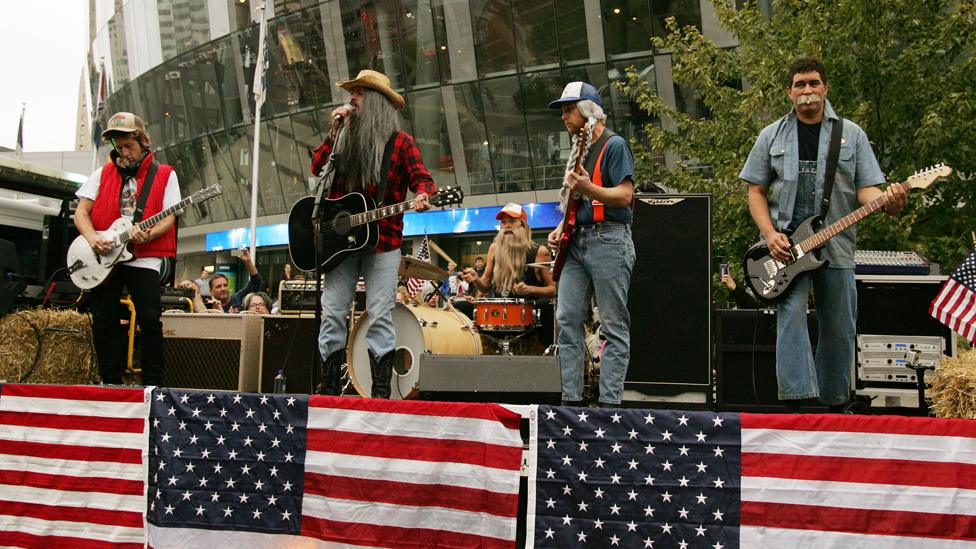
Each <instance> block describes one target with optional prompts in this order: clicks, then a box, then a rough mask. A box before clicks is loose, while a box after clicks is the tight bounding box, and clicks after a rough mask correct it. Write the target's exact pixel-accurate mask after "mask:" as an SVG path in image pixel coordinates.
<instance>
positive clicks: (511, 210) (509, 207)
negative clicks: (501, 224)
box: [495, 202, 529, 221]
mask: <svg viewBox="0 0 976 549" xmlns="http://www.w3.org/2000/svg"><path fill="white" fill-rule="evenodd" d="M503 217H511V218H512V219H521V220H522V221H528V220H529V214H528V213H526V211H525V208H523V207H522V206H519V205H518V204H516V203H514V202H509V203H508V204H505V207H504V208H502V209H501V211H499V212H498V214H496V215H495V219H501V218H503Z"/></svg>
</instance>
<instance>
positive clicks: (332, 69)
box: [89, 0, 724, 232]
mask: <svg viewBox="0 0 976 549" xmlns="http://www.w3.org/2000/svg"><path fill="white" fill-rule="evenodd" d="M93 3H94V9H95V13H93V14H92V24H93V25H94V27H95V28H96V30H97V32H96V33H95V38H94V40H93V42H92V49H91V52H90V55H89V73H90V75H91V78H90V80H91V82H92V94H93V96H94V95H97V94H98V90H97V89H96V88H97V87H98V81H99V78H98V76H97V75H98V74H99V72H100V70H101V67H102V66H104V67H105V71H104V73H105V74H106V75H107V79H106V81H107V82H109V83H110V86H109V88H110V90H111V91H110V93H109V94H108V97H107V99H106V100H105V103H104V107H103V109H102V110H101V115H100V116H101V118H102V119H103V120H102V121H103V124H104V119H105V118H107V117H108V116H109V115H111V113H113V112H117V111H131V112H135V113H138V114H139V115H141V116H142V117H143V118H144V119H145V120H146V123H147V124H148V129H149V132H150V135H151V136H152V139H153V142H154V144H155V146H156V150H157V153H158V156H159V158H160V160H161V161H163V162H166V163H168V164H172V165H173V166H174V167H175V168H176V171H177V173H178V174H179V177H180V183H181V186H182V192H183V193H184V195H187V194H189V193H192V192H194V191H196V190H199V189H201V188H203V187H205V186H207V185H209V184H212V183H214V182H217V183H220V184H221V185H222V187H223V194H222V195H221V196H220V197H218V198H217V199H214V200H212V201H210V202H208V203H206V204H204V205H202V206H196V205H195V206H194V207H193V208H192V210H190V211H187V212H186V213H185V214H184V215H183V216H182V217H181V222H180V223H181V227H185V228H189V231H188V232H199V231H200V230H201V229H200V228H199V227H205V226H207V225H209V224H217V225H215V227H218V226H219V227H220V228H226V227H227V225H228V222H234V221H240V223H239V225H240V226H243V225H244V224H246V222H245V221H241V220H245V219H247V218H248V216H249V213H250V203H251V197H250V185H249V181H250V178H251V172H252V164H251V163H252V160H253V158H254V156H255V155H254V154H253V151H252V147H253V141H254V139H253V131H254V112H253V109H254V102H253V98H252V93H251V91H252V90H251V83H252V81H253V75H254V70H255V59H256V50H257V44H258V25H257V24H256V23H255V22H254V17H255V16H254V13H255V12H254V11H253V8H254V7H256V5H257V4H258V2H252V1H251V0H126V1H121V0H93ZM267 4H268V10H269V22H268V39H267V40H268V44H269V47H270V56H271V63H270V70H269V73H268V76H267V82H268V86H269V89H268V98H267V102H266V103H265V104H264V107H263V108H262V121H261V124H260V132H261V136H260V146H261V151H260V154H259V155H258V158H259V160H258V161H259V163H260V166H259V169H260V192H259V197H258V198H259V200H258V215H259V217H262V218H264V217H268V216H271V217H274V216H278V217H279V218H280V217H281V216H280V215H279V214H286V213H287V212H288V210H289V208H290V206H291V204H292V203H293V202H294V201H295V200H297V199H298V198H300V197H302V196H306V195H307V194H309V193H310V189H311V188H312V186H313V185H314V179H313V178H311V177H310V174H309V168H308V166H309V160H310V154H309V153H310V151H311V149H312V148H314V147H315V146H316V145H317V144H318V143H319V142H320V141H321V138H322V136H323V133H324V131H326V130H327V128H326V127H325V126H324V124H327V123H328V113H329V112H330V111H331V110H332V109H333V108H334V107H335V106H336V105H339V104H341V103H343V102H344V101H345V97H346V95H345V92H343V91H342V90H340V89H338V88H336V87H335V85H334V83H335V81H337V80H340V79H346V78H350V77H354V76H355V75H356V74H357V72H358V71H359V70H361V69H366V68H370V69H374V70H378V71H381V72H383V73H384V74H386V75H387V76H389V78H390V80H391V81H392V83H393V86H394V88H396V89H397V90H398V91H399V92H400V93H401V94H402V95H403V96H404V97H405V99H406V102H407V106H406V108H404V109H403V110H401V111H400V117H401V124H402V127H403V129H404V130H405V131H407V132H408V133H411V134H412V135H413V136H414V137H415V139H416V141H417V144H418V145H419V147H420V150H421V153H422V155H423V158H424V163H425V164H426V166H427V167H428V169H429V170H430V172H431V174H432V175H433V177H434V180H435V181H436V183H437V185H438V186H448V185H450V186H460V187H461V188H462V189H463V190H464V191H465V194H466V195H467V196H468V197H469V200H471V199H474V202H475V203H476V204H477V205H479V206H481V205H490V204H504V203H505V202H507V201H508V199H507V198H506V193H516V192H517V193H520V194H519V195H517V196H518V197H519V200H520V201H525V200H524V197H525V196H527V195H525V194H522V193H525V192H534V193H535V194H534V196H539V195H540V194H541V195H546V196H549V195H550V193H544V192H543V193H540V191H546V190H551V189H557V188H558V187H559V185H560V184H561V181H562V177H563V172H564V167H565V164H566V162H567V159H568V156H569V148H570V143H569V137H568V135H567V134H566V131H565V128H564V126H563V125H562V122H561V120H560V117H559V115H558V112H554V111H551V110H549V109H548V108H547V107H546V105H547V103H548V102H549V101H550V100H552V99H553V98H555V97H558V96H559V94H560V92H561V89H562V87H563V85H564V84H565V83H566V82H569V81H572V80H586V81H588V82H590V83H592V84H594V85H595V86H596V87H597V88H598V89H599V90H600V93H601V95H602V96H603V102H604V108H605V110H606V111H607V114H608V115H609V125H610V127H612V128H613V129H615V130H616V131H617V132H618V133H620V134H622V135H623V136H624V137H627V138H635V137H636V138H639V137H640V128H641V127H642V126H643V125H645V124H647V123H658V121H656V120H650V119H648V118H647V116H646V115H645V114H643V113H642V112H640V111H639V110H638V109H636V107H635V105H634V104H633V103H632V102H631V101H629V100H628V99H627V98H625V97H622V96H621V95H620V94H619V92H617V91H616V90H615V89H614V88H613V86H612V84H613V82H614V81H616V80H620V79H623V78H624V77H625V74H624V72H625V69H626V68H627V67H629V66H634V67H636V68H637V70H638V71H639V72H640V74H641V75H643V76H644V78H646V80H647V81H648V82H650V83H651V84H652V85H655V86H656V87H657V89H658V90H659V92H660V93H661V95H662V97H664V98H665V99H666V100H669V101H672V102H674V103H675V104H678V105H682V106H684V108H685V109H687V110H689V111H690V110H694V109H695V108H697V104H696V101H695V99H694V95H693V94H688V93H684V92H683V91H682V90H680V89H676V88H675V86H674V84H673V83H672V82H671V69H670V60H669V56H667V55H661V54H657V55H655V52H653V51H652V49H651V45H650V38H651V37H652V36H661V35H663V33H664V32H665V19H666V18H668V17H672V16H673V17H676V18H677V20H678V23H679V24H680V25H693V26H697V27H699V28H702V29H703V32H705V34H706V36H708V35H709V34H712V36H710V38H713V39H717V40H719V41H721V40H723V38H722V36H721V35H722V33H723V32H724V31H721V30H719V29H717V26H716V25H714V23H713V22H712V19H713V18H714V14H713V8H712V7H711V5H710V4H709V2H708V1H707V0H700V1H699V0H378V1H377V0H326V1H316V0H273V1H272V0H267ZM278 222H280V220H279V221H278Z"/></svg>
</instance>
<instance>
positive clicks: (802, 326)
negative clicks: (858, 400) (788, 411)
mask: <svg viewBox="0 0 976 549" xmlns="http://www.w3.org/2000/svg"><path fill="white" fill-rule="evenodd" d="M811 286H812V287H813V295H814V298H815V299H816V308H817V326H818V328H819V339H818V341H817V355H816V359H814V356H813V352H812V349H811V346H810V337H809V334H808V332H807V303H808V300H809V296H810V287H811ZM856 319H857V288H856V287H855V285H854V269H824V270H822V271H818V272H815V273H813V274H809V275H806V276H803V277H802V278H800V279H798V280H797V281H796V282H795V285H794V286H793V288H792V289H790V291H789V292H788V293H787V294H786V297H785V298H784V299H783V300H782V301H780V303H779V310H778V311H777V313H776V379H777V382H778V384H779V398H780V399H781V400H795V399H801V398H817V397H819V398H820V400H821V401H822V402H823V403H824V404H843V403H845V402H847V401H848V400H849V399H850V393H851V367H852V365H853V363H854V339H855V336H856V333H855V332H856V325H855V320H856Z"/></svg>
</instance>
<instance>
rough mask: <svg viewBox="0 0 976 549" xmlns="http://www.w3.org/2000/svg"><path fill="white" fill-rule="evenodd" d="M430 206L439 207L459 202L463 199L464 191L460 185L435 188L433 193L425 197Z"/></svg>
mask: <svg viewBox="0 0 976 549" xmlns="http://www.w3.org/2000/svg"><path fill="white" fill-rule="evenodd" d="M427 200H428V201H429V202H430V205H431V206H435V207H441V206H449V205H451V204H460V203H461V201H462V200H464V191H462V190H461V188H460V187H444V188H442V189H437V192H436V193H434V194H433V195H432V196H430V197H429V198H428V199H427Z"/></svg>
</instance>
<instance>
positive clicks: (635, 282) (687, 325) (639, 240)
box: [624, 194, 712, 404]
mask: <svg viewBox="0 0 976 549" xmlns="http://www.w3.org/2000/svg"><path fill="white" fill-rule="evenodd" d="M711 215H712V214H711V195H707V194H643V195H641V194H638V195H635V200H634V225H633V233H634V246H635V248H636V251H637V263H636V264H635V265H634V272H633V276H632V278H631V283H630V296H629V301H628V306H629V309H630V325H631V327H630V338H631V344H630V367H629V369H628V371H627V379H626V382H625V384H624V388H625V392H624V400H625V401H632V400H639V401H666V402H688V403H696V404H705V403H707V402H709V401H710V395H711V391H710V385H711V352H710V349H711V341H712V336H711V321H710V320H711V309H712V305H711V301H712V297H711V296H712V293H711V262H712V234H711V230H712V229H711ZM662 397H663V398H662Z"/></svg>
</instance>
